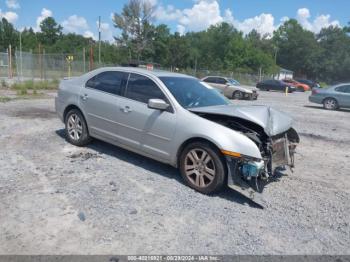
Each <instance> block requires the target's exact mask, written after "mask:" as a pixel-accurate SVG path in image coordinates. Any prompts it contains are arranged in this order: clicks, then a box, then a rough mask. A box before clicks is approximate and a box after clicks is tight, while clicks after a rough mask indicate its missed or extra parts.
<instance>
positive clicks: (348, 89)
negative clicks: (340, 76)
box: [335, 85, 350, 93]
mask: <svg viewBox="0 0 350 262" xmlns="http://www.w3.org/2000/svg"><path fill="white" fill-rule="evenodd" d="M335 90H336V91H338V92H341V93H350V85H349V86H348V85H346V86H339V87H337V88H336V89H335Z"/></svg>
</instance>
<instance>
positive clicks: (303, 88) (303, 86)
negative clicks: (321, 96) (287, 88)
mask: <svg viewBox="0 0 350 262" xmlns="http://www.w3.org/2000/svg"><path fill="white" fill-rule="evenodd" d="M282 81H283V82H284V83H286V84H288V85H291V86H294V87H296V88H297V91H302V92H305V91H310V90H311V87H310V86H308V85H307V84H303V83H299V82H298V81H295V80H293V79H284V80H282Z"/></svg>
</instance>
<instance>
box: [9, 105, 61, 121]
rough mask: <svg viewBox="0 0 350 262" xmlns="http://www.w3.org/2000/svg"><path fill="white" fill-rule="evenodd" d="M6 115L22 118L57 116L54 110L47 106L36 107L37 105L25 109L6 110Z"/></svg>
mask: <svg viewBox="0 0 350 262" xmlns="http://www.w3.org/2000/svg"><path fill="white" fill-rule="evenodd" d="M8 116H10V117H19V118H24V119H34V118H44V119H52V118H57V114H56V112H55V111H54V110H51V109H48V108H37V107H29V108H26V109H20V110H13V111H10V112H8Z"/></svg>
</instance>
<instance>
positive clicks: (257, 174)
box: [226, 128, 299, 206]
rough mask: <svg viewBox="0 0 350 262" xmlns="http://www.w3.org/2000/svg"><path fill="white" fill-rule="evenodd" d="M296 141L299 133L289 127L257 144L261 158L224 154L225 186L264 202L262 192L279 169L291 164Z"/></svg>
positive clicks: (290, 166) (262, 203)
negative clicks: (226, 180) (226, 184)
mask: <svg viewBox="0 0 350 262" xmlns="http://www.w3.org/2000/svg"><path fill="white" fill-rule="evenodd" d="M298 143H299V136H298V134H297V133H296V131H295V130H294V129H292V128H291V129H289V130H288V131H287V132H285V133H283V134H281V135H279V136H276V137H271V138H268V139H267V140H266V141H265V142H264V143H263V144H262V145H260V148H262V151H261V155H262V157H263V158H262V159H252V158H250V157H247V156H241V157H231V156H226V161H227V170H228V186H229V187H230V188H232V189H234V190H235V191H238V192H239V193H241V194H243V195H244V196H246V197H248V198H250V199H251V200H253V201H254V202H256V203H258V204H259V205H261V206H264V200H263V198H262V195H261V193H262V192H263V190H264V188H265V186H266V185H267V184H268V183H269V182H270V181H272V180H274V179H275V178H276V176H278V172H277V171H278V169H280V168H283V169H286V168H287V167H289V168H291V169H292V168H293V167H294V154H295V149H296V145H297V144H298Z"/></svg>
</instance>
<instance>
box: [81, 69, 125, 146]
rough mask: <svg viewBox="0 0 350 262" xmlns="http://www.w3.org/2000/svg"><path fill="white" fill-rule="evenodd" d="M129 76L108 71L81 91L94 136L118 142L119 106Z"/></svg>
mask: <svg viewBox="0 0 350 262" xmlns="http://www.w3.org/2000/svg"><path fill="white" fill-rule="evenodd" d="M127 76H128V74H126V73H123V72H118V71H106V72H102V73H99V74H97V75H96V76H94V77H92V78H91V79H89V80H88V81H87V82H86V84H85V87H83V88H82V89H81V94H80V101H79V104H80V107H81V108H82V110H83V112H84V114H85V118H86V121H87V124H88V128H89V132H90V134H91V135H92V136H101V137H103V138H107V139H111V140H116V135H115V134H116V133H117V127H118V126H117V124H116V123H117V106H118V104H119V101H120V95H121V90H122V88H123V86H125V84H126V80H127Z"/></svg>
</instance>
